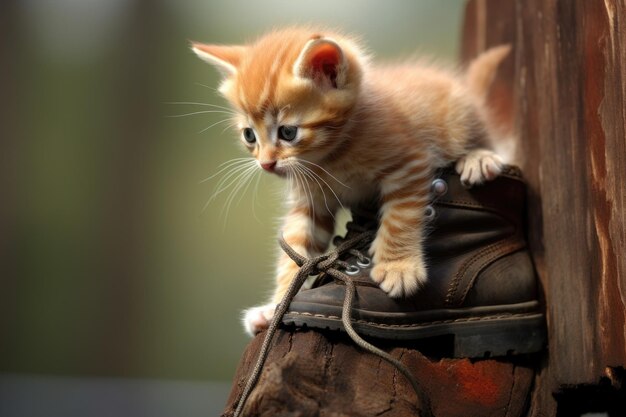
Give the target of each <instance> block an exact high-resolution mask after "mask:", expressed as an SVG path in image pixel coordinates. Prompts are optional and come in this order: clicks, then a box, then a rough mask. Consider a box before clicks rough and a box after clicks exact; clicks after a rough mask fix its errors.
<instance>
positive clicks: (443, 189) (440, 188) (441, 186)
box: [431, 178, 448, 197]
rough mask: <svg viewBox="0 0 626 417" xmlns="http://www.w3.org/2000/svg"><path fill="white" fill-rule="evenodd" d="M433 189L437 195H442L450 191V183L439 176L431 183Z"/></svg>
mask: <svg viewBox="0 0 626 417" xmlns="http://www.w3.org/2000/svg"><path fill="white" fill-rule="evenodd" d="M431 189H432V191H433V193H434V194H435V195H436V196H438V197H441V196H442V195H445V194H446V193H447V192H448V183H447V182H446V181H445V180H442V179H441V178H437V179H435V180H434V181H433V183H432V184H431Z"/></svg>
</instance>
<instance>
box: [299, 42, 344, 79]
mask: <svg viewBox="0 0 626 417" xmlns="http://www.w3.org/2000/svg"><path fill="white" fill-rule="evenodd" d="M293 74H294V75H295V76H296V77H300V78H305V79H310V80H313V81H314V82H315V83H316V84H317V85H318V86H321V87H325V88H342V87H344V86H345V85H346V82H347V75H348V61H347V59H346V57H345V54H344V52H343V50H342V49H341V47H340V46H339V45H338V44H337V43H336V42H335V41H333V40H331V39H326V38H318V39H311V40H310V41H308V42H307V43H306V44H305V45H304V48H303V49H302V52H300V55H299V56H298V59H296V62H295V63H294V64H293Z"/></svg>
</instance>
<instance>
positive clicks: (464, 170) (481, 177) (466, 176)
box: [456, 149, 504, 186]
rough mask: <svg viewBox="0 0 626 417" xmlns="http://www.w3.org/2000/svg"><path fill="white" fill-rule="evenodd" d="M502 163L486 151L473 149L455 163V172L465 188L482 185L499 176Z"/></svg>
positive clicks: (493, 153)
mask: <svg viewBox="0 0 626 417" xmlns="http://www.w3.org/2000/svg"><path fill="white" fill-rule="evenodd" d="M503 165H504V161H503V160H502V158H500V156H498V154H496V153H495V152H493V151H490V150H488V149H473V150H471V151H469V152H468V153H467V154H466V155H464V156H462V157H461V158H460V159H459V160H458V161H457V163H456V172H458V174H459V175H460V176H461V182H462V183H463V184H464V185H466V186H472V185H477V184H482V183H483V182H485V181H491V180H493V179H494V178H496V177H497V176H498V175H500V172H502V166H503Z"/></svg>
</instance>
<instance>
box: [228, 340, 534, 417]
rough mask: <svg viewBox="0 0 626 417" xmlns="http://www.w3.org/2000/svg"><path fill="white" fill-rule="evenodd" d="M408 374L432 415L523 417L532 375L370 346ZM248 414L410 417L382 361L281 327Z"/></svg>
mask: <svg viewBox="0 0 626 417" xmlns="http://www.w3.org/2000/svg"><path fill="white" fill-rule="evenodd" d="M264 335H265V334H264V333H262V334H260V335H259V336H257V337H256V338H255V339H254V340H253V341H252V342H251V343H250V345H249V346H248V348H247V350H246V352H245V354H244V356H243V358H242V361H241V362H240V364H239V368H238V370H237V373H236V375H235V379H234V381H235V383H234V384H233V390H232V391H231V394H230V398H229V399H228V403H227V407H226V410H225V412H224V414H223V416H224V417H227V416H228V417H229V416H232V413H233V411H234V408H235V406H236V401H237V399H238V398H239V396H240V395H241V391H242V389H243V387H244V386H245V383H246V379H247V377H248V374H249V372H250V371H251V369H252V367H253V366H254V361H255V359H256V356H257V354H258V351H259V349H260V346H261V343H262V338H263V336H264ZM376 344H377V346H379V347H382V348H384V349H385V350H386V351H388V352H390V353H391V354H392V355H393V356H394V357H396V358H398V359H400V360H401V361H402V363H404V364H405V365H406V366H408V367H409V369H411V371H413V372H414V374H415V376H416V377H417V379H418V380H419V381H421V384H422V386H423V387H424V389H425V391H426V393H427V395H428V397H429V399H430V404H431V408H432V414H433V415H435V416H438V417H452V416H459V417H467V416H468V415H471V416H474V417H480V416H494V417H495V416H508V417H514V416H522V415H523V414H524V411H525V406H526V403H527V398H528V394H529V391H530V388H531V385H532V381H533V376H534V371H533V369H532V367H530V366H528V363H527V361H526V360H525V359H518V360H516V361H512V362H508V361H501V360H493V359H491V360H477V361H470V360H468V359H435V358H428V357H426V356H424V355H422V354H421V353H420V352H419V351H418V350H415V349H413V348H411V347H410V346H408V345H407V344H404V345H399V344H398V343H397V342H396V343H392V342H386V343H382V342H380V341H377V342H376ZM248 404H249V406H248V408H247V409H246V413H245V415H246V416H249V417H252V416H290V415H294V416H295V415H302V416H320V417H324V416H348V415H349V416H378V415H384V416H389V417H405V416H407V417H408V416H415V415H416V408H415V404H416V396H415V392H414V391H413V390H412V388H411V385H410V384H409V383H408V382H407V381H406V380H405V379H404V378H403V377H402V375H401V374H399V373H398V372H397V371H396V369H395V368H394V367H393V366H391V365H389V364H388V363H386V362H384V361H381V360H380V359H379V358H378V357H377V356H374V355H372V354H370V353H367V352H364V351H362V350H361V349H359V348H358V347H357V346H355V345H354V343H352V341H351V340H350V339H349V338H348V337H347V336H346V335H345V334H340V333H335V332H331V333H329V332H316V331H301V330H297V331H285V330H280V331H279V332H278V334H277V336H276V338H275V343H274V348H273V349H272V350H271V351H270V354H269V357H268V360H267V365H266V367H265V370H264V372H263V374H262V377H261V379H260V381H259V384H258V385H257V388H256V389H255V391H254V392H253V394H252V395H251V397H250V399H249V401H248Z"/></svg>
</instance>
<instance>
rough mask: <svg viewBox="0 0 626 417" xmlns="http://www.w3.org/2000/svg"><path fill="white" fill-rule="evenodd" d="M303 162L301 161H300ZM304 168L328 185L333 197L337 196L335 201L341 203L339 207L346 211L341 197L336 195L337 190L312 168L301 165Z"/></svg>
mask: <svg viewBox="0 0 626 417" xmlns="http://www.w3.org/2000/svg"><path fill="white" fill-rule="evenodd" d="M300 161H301V160H300ZM301 166H302V167H303V168H306V169H307V170H308V171H309V172H310V173H311V174H312V175H314V176H315V177H317V178H319V179H320V180H321V181H322V182H323V183H324V184H326V186H327V187H328V189H329V190H330V192H331V193H333V195H334V196H335V199H336V200H337V202H338V203H339V205H340V206H341V208H342V209H345V207H344V206H343V204H342V202H341V199H340V198H339V196H338V195H337V193H335V190H333V187H331V186H330V184H328V183H327V182H326V180H325V179H324V178H322V176H320V175H319V174H318V173H317V172H315V171H313V170H312V169H311V168H308V167H306V166H304V165H301Z"/></svg>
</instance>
